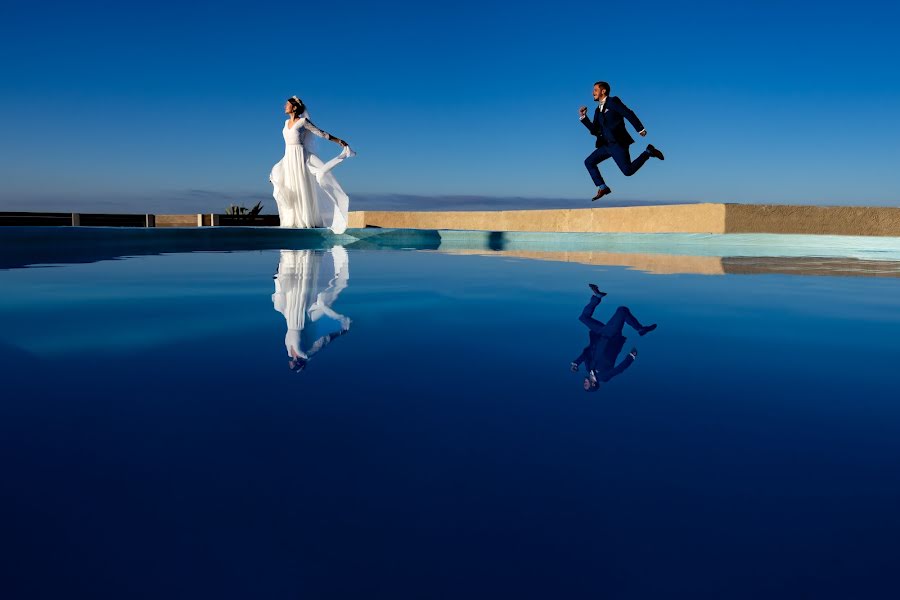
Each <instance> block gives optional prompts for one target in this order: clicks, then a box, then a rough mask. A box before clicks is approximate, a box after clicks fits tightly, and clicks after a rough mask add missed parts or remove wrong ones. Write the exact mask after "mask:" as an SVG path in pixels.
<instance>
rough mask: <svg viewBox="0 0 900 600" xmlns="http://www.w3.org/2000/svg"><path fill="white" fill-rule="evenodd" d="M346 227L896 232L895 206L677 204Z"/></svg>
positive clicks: (436, 216) (409, 218) (439, 215)
mask: <svg viewBox="0 0 900 600" xmlns="http://www.w3.org/2000/svg"><path fill="white" fill-rule="evenodd" d="M350 227H354V228H361V227H383V228H387V227H398V228H410V229H464V230H472V231H548V232H611V233H803V234H829V235H876V236H900V208H893V207H850V206H788V205H765V204H681V205H668V206H665V205H663V206H632V207H618V208H584V209H556V210H503V211H456V212H387V211H361V212H352V213H350Z"/></svg>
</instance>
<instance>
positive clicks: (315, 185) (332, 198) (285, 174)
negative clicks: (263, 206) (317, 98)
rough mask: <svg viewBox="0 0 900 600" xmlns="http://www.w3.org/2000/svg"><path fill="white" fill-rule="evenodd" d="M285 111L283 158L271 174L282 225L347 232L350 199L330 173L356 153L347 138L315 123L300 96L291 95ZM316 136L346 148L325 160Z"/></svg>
mask: <svg viewBox="0 0 900 600" xmlns="http://www.w3.org/2000/svg"><path fill="white" fill-rule="evenodd" d="M284 112H285V114H287V115H288V117H289V118H288V119H286V120H285V122H284V128H283V129H282V131H281V133H282V134H283V135H284V143H285V148H284V158H282V159H281V160H280V161H278V164H276V165H275V166H274V167H272V172H271V173H270V174H269V180H270V181H271V182H272V186H273V187H274V190H273V193H272V195H273V196H275V202H276V204H277V205H278V216H279V218H280V220H281V226H282V227H294V228H310V227H329V228H330V229H331V230H332V231H333V232H335V233H344V230H346V229H347V209H348V207H349V204H350V199H349V198H348V197H347V194H346V193H344V190H343V189H341V186H340V184H339V183H338V182H337V179H335V178H334V175H332V174H331V169H333V168H334V167H336V166H337V165H338V164H340V163H341V162H342V161H343V160H344V159H345V158H348V157H350V156H355V155H356V153H355V152H353V150H351V149H350V146H348V145H347V142H345V141H344V140H342V139H340V138H337V137H334V136H333V135H331V134H330V133H327V132H325V131H322V130H321V129H319V128H318V127H316V126H315V125H313V123H312V121H310V120H309V113H308V112H307V111H306V105H305V104H303V101H302V100H300V99H299V98H297V96H292V97H291V98H288V101H287V102H286V103H285V105H284ZM313 136H318V137H321V138H324V139H326V140H330V141H332V142H335V143H337V144H340V145H341V146H343V150H341V153H340V154H339V155H338V156H336V157H335V158H333V159H331V160H330V161H328V162H327V163H323V162H322V160H321V159H320V158H319V157H318V156H317V155H316V153H315V152H314V150H313V140H314V139H315V138H314V137H313Z"/></svg>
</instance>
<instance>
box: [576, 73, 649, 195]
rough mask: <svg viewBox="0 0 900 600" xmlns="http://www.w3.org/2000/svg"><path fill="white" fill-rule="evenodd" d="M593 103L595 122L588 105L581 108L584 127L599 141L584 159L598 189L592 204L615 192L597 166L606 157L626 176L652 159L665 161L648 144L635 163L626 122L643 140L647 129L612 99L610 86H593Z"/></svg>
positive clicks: (603, 83) (619, 102) (580, 112)
mask: <svg viewBox="0 0 900 600" xmlns="http://www.w3.org/2000/svg"><path fill="white" fill-rule="evenodd" d="M594 100H595V101H596V102H597V108H596V110H594V120H593V121H591V120H590V119H588V118H587V107H586V106H582V107H581V108H579V109H578V116H579V117H580V119H581V124H582V125H584V126H585V127H587V128H588V131H590V132H591V134H592V135H594V136H596V138H597V143H596V145H595V147H596V148H597V149H596V150H594V151H593V152H592V153H591V155H590V156H588V157H587V158H586V159H584V166H585V167H587V170H588V173H590V174H591V179H593V180H594V185H596V186H597V195H595V196H594V197H593V198H591V201H594V200H599V199H600V198H602V197H603V196H605V195H607V194H611V193H612V190H611V189H609V186H607V185H606V183H604V181H603V177H602V176H601V175H600V169H598V168H597V165H599V164H600V163H601V162H603V161H604V160H606V159H607V158H610V157H612V159H613V160H614V161H616V164H617V165H619V169H621V171H622V173H624V174H625V176H626V177H630V176H632V175H634V174H635V173H637V170H638V169H640V168H641V167H642V166H644V163H645V162H647V159H648V158H650V157H651V156H652V157H654V158H658V159H659V160H665V157H664V156H663V153H662V152H660V151H659V150H657V149H656V148H654V147H653V144H648V145H647V149H646V150H645V151H644V152H641V154H640V156H638V157H637V158H636V159H634V160H633V161H632V160H631V154H630V152H629V151H628V146H630V145H631V144H633V143H634V140H633V139H632V138H631V136H630V135H628V130H627V129H626V128H625V119H628V122H629V123H631V125H632V127H634V129H635V131H637V132H638V135H640V136H641V137H644V136H645V135H647V130H646V129H644V126H643V125H642V124H641V121H640V119H638V118H637V115H635V114H634V112H632V111H631V109H630V108H628V107H627V106H625V104H624V103H623V102H622V101H621V100H619V97H618V96H612V97H610V95H609V84H608V83H606V82H605V81H598V82H597V83H595V84H594Z"/></svg>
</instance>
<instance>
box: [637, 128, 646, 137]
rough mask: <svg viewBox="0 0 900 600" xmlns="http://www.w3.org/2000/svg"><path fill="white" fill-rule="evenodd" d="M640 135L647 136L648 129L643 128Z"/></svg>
mask: <svg viewBox="0 0 900 600" xmlns="http://www.w3.org/2000/svg"><path fill="white" fill-rule="evenodd" d="M638 135H639V136H641V137H647V130H646V129H641V131H640V133H638Z"/></svg>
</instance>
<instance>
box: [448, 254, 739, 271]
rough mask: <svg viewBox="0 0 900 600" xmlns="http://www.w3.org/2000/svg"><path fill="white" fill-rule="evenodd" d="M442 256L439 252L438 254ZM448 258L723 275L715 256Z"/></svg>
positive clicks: (548, 255) (506, 255)
mask: <svg viewBox="0 0 900 600" xmlns="http://www.w3.org/2000/svg"><path fill="white" fill-rule="evenodd" d="M442 252H443V251H442ZM449 254H478V255H484V256H505V257H514V258H528V259H533V260H550V261H556V262H571V263H579V264H582V265H606V266H617V267H630V268H632V269H637V270H639V271H644V272H646V273H654V274H657V275H670V274H676V273H696V274H700V275H724V274H725V271H724V270H723V268H722V259H721V258H719V257H717V256H676V255H671V254H632V253H625V252H539V251H531V250H529V251H525V250H501V251H499V252H486V251H484V250H452V251H450V252H449Z"/></svg>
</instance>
